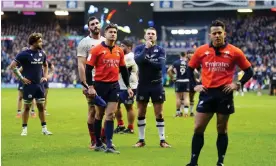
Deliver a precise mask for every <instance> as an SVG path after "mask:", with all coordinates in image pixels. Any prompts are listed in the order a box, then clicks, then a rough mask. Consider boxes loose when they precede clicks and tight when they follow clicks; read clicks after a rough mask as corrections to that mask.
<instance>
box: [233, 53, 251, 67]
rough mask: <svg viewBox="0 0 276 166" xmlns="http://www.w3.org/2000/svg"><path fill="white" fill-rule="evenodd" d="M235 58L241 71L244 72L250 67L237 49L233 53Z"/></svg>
mask: <svg viewBox="0 0 276 166" xmlns="http://www.w3.org/2000/svg"><path fill="white" fill-rule="evenodd" d="M235 58H236V63H237V65H238V66H239V67H240V68H241V69H242V70H245V69H247V68H249V67H250V66H251V64H250V62H249V61H248V60H247V59H246V56H245V55H244V53H243V52H242V51H241V50H240V49H239V48H236V51H235Z"/></svg>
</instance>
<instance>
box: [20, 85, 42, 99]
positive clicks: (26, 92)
mask: <svg viewBox="0 0 276 166" xmlns="http://www.w3.org/2000/svg"><path fill="white" fill-rule="evenodd" d="M44 93H45V90H44V86H43V84H28V85H24V86H23V99H24V100H27V101H31V100H33V99H34V98H35V99H43V98H45V95H44Z"/></svg>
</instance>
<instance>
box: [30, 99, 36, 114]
mask: <svg viewBox="0 0 276 166" xmlns="http://www.w3.org/2000/svg"><path fill="white" fill-rule="evenodd" d="M35 105H36V102H35V99H33V101H32V106H31V117H32V118H35V117H36V113H35Z"/></svg>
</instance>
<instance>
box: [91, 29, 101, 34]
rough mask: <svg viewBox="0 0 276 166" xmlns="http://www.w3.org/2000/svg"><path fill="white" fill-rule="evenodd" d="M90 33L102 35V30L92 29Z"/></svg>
mask: <svg viewBox="0 0 276 166" xmlns="http://www.w3.org/2000/svg"><path fill="white" fill-rule="evenodd" d="M90 32H91V33H92V34H93V35H98V34H99V33H100V30H99V29H94V30H92V29H90Z"/></svg>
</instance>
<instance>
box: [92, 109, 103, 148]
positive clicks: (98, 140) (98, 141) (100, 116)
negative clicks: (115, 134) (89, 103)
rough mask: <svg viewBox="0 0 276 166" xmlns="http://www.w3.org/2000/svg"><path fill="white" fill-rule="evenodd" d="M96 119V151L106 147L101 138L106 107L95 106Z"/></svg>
mask: <svg viewBox="0 0 276 166" xmlns="http://www.w3.org/2000/svg"><path fill="white" fill-rule="evenodd" d="M95 110H96V113H95V120H94V133H95V139H96V146H95V151H103V150H105V147H104V145H103V143H102V140H101V131H102V120H103V116H104V111H105V108H104V107H100V106H95Z"/></svg>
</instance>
